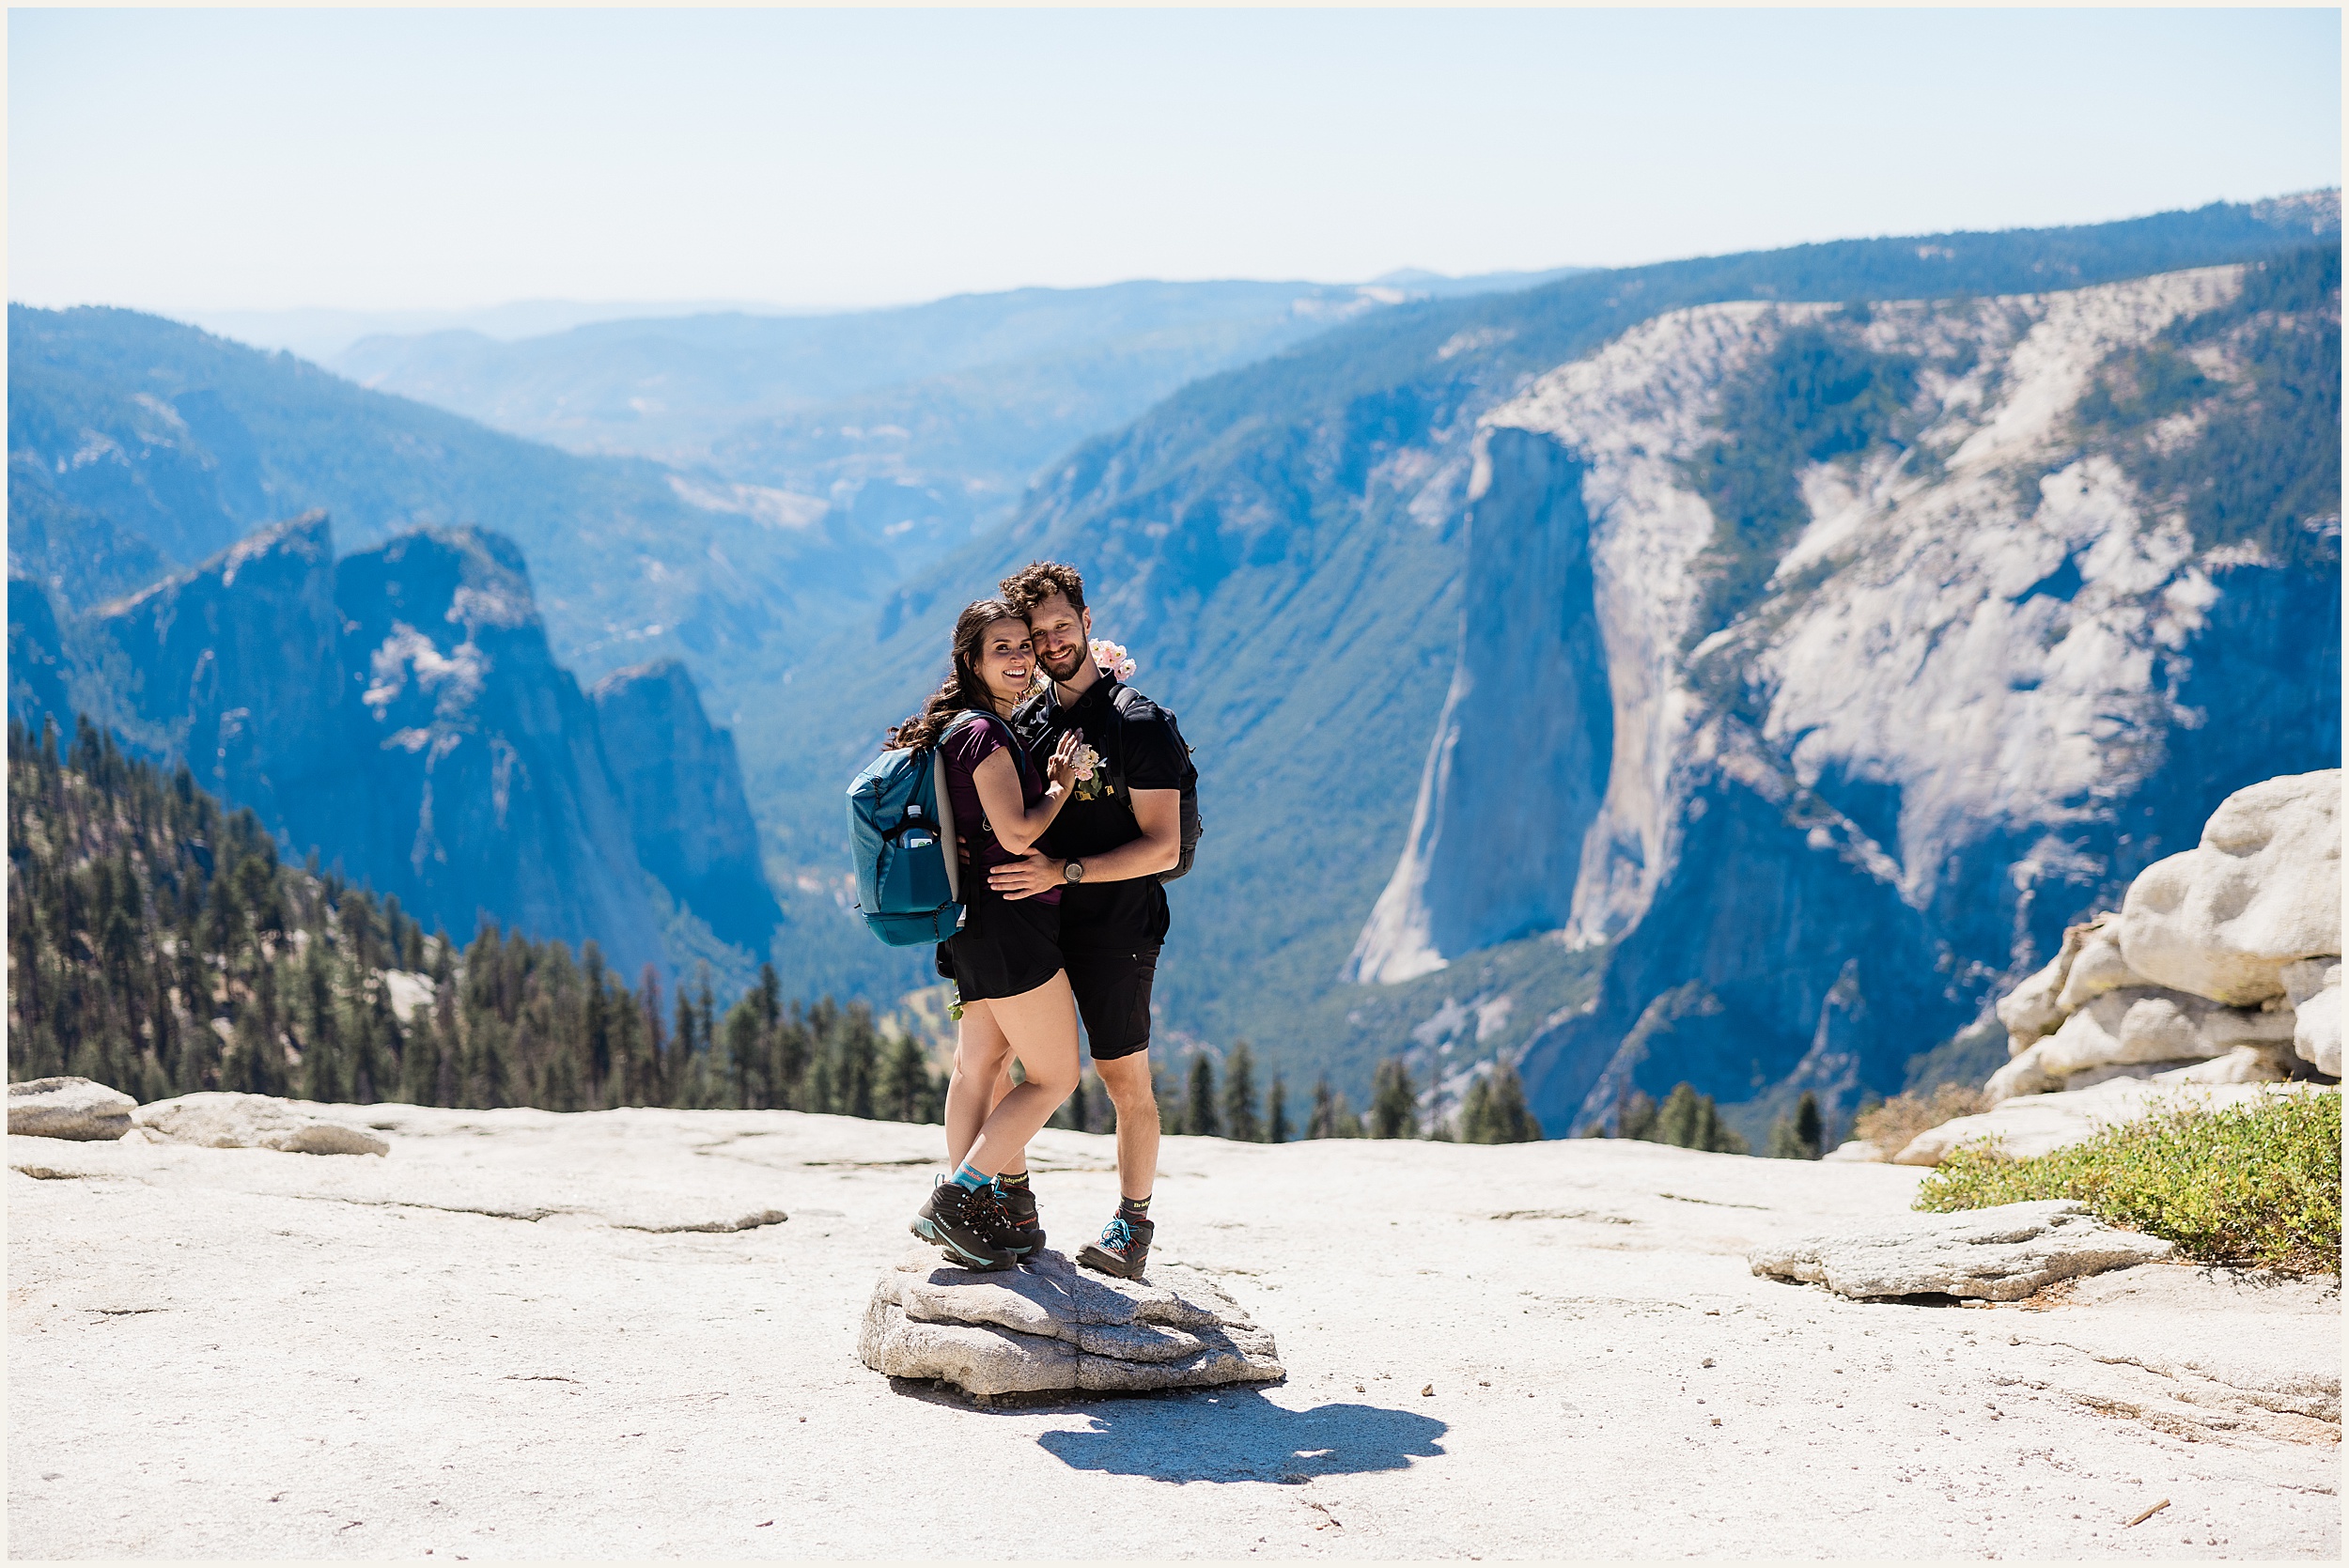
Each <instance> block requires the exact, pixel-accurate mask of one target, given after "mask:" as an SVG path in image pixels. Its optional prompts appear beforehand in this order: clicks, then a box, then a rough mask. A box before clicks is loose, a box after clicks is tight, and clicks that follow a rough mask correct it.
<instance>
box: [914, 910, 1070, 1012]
mask: <svg viewBox="0 0 2349 1568" xmlns="http://www.w3.org/2000/svg"><path fill="white" fill-rule="evenodd" d="M939 957H940V960H941V962H940V964H939V969H940V971H941V973H948V974H952V975H953V976H954V981H955V990H956V992H957V994H958V995H959V996H960V997H961V999H962V1000H963V1001H989V1000H991V999H993V998H997V997H1016V996H1024V995H1026V994H1027V993H1028V992H1030V991H1033V990H1034V989H1035V988H1036V987H1037V986H1041V985H1043V984H1044V983H1045V982H1046V981H1048V980H1050V979H1051V978H1052V976H1054V975H1056V974H1058V973H1059V972H1060V971H1061V969H1062V968H1063V966H1062V963H1061V955H1060V906H1059V905H1058V904H1057V903H1054V904H1039V903H1038V902H1036V901H1035V900H1034V899H1033V898H1019V899H1007V898H1003V897H1002V896H1000V895H998V894H995V893H977V894H976V896H974V897H973V898H972V900H971V902H970V904H969V905H968V906H967V907H966V908H965V911H964V915H963V921H962V929H961V930H959V931H957V932H956V933H955V934H954V935H953V936H952V937H949V938H948V939H946V940H945V941H944V942H942V943H941V944H940V947H939Z"/></svg>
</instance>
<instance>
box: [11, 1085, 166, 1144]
mask: <svg viewBox="0 0 2349 1568" xmlns="http://www.w3.org/2000/svg"><path fill="white" fill-rule="evenodd" d="M138 1103H139V1102H138V1101H136V1100H134V1099H132V1097H131V1096H130V1095H128V1094H124V1093H123V1092H122V1091H121V1090H119V1089H109V1088H107V1087H106V1086H105V1085H104V1084H102V1083H96V1082H92V1081H91V1080H90V1079H86V1078H35V1079H25V1080H24V1081H23V1083H11V1084H9V1085H8V1131H9V1133H10V1134H11V1135H14V1136H20V1137H28V1138H71V1139H78V1140H82V1141H87V1142H103V1141H106V1140H108V1139H114V1138H120V1137H121V1136H122V1135H123V1134H124V1133H126V1132H129V1131H130V1130H131V1112H132V1110H136V1109H137V1108H138Z"/></svg>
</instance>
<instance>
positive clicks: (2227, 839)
mask: <svg viewBox="0 0 2349 1568" xmlns="http://www.w3.org/2000/svg"><path fill="white" fill-rule="evenodd" d="M2340 951H2341V770H2340V769H2339V768H2331V769H2327V770H2326V771H2325V772H2321V773H2298V774H2289V775H2286V776H2284V777H2282V778H2275V779H2269V780H2266V781H2265V782H2263V783H2261V784H2252V785H2251V786H2249V787H2248V788H2247V789H2239V790H2237V791H2235V792H2234V793H2233V794H2232V795H2230V796H2228V797H2227V799H2226V800H2224V801H2223V802H2221V803H2220V805H2219V807H2218V809H2217V811H2216V812H2214V813H2213V814H2212V815H2211V818H2210V821H2209V822H2208V824H2206V825H2205V826H2204V827H2203V829H2202V841H2201V845H2200V846H2197V847H2196V848H2193V849H2189V850H2187V851H2186V853H2185V854H2183V855H2172V856H2170V858H2169V859H2168V860H2165V861H2156V862H2155V863H2154V864H2152V865H2150V866H2148V867H2146V868H2145V870H2144V871H2142V872H2140V873H2139V876H2138V878H2137V880H2136V881H2135V882H2133V883H2131V884H2130V885H2129V892H2128V896H2127V897H2126V898H2125V899H2124V900H2123V903H2122V906H2121V952H2122V955H2123V957H2124V959H2125V960H2126V962H2127V964H2128V967H2129V968H2130V969H2131V970H2135V971H2136V972H2137V973H2138V974H2139V975H2142V976H2144V977H2145V978H2146V979H2147V980H2149V981H2152V982H2153V983H2154V984H2155V985H2159V986H2169V987H2170V988H2171V989H2173V990H2180V991H2190V992H2192V993H2194V994H2195V995H2196V996H2202V997H2208V998H2210V999H2212V1000H2213V1001H2223V1002H2228V1003H2231V1004H2232V1005H2235V1006H2238V1007H2256V1006H2258V1005H2259V1004H2260V1003H2261V1002H2263V1001H2267V1000H2269V999H2270V998H2272V997H2280V996H2282V995H2283V994H2284V986H2283V978H2282V973H2283V970H2284V968H2285V966H2287V965H2289V964H2292V963H2295V962H2296V961H2298V960H2301V959H2306V958H2319V957H2323V956H2325V955H2328V954H2338V953H2340Z"/></svg>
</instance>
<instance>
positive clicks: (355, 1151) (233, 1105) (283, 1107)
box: [131, 1092, 392, 1155]
mask: <svg viewBox="0 0 2349 1568" xmlns="http://www.w3.org/2000/svg"><path fill="white" fill-rule="evenodd" d="M131 1119H132V1122H133V1123H134V1124H135V1125H136V1126H138V1127H139V1128H141V1129H142V1130H143V1131H145V1132H146V1133H147V1135H148V1139H149V1140H150V1141H161V1142H166V1143H194V1144H197V1145H199V1146H201V1147H203V1148H207V1149H275V1150H278V1151H279V1152H280V1153H283V1154H289V1155H382V1154H389V1153H391V1148H392V1146H391V1145H390V1144H389V1143H386V1142H385V1141H383V1140H381V1138H378V1137H376V1136H375V1134H373V1133H371V1132H368V1131H366V1129H364V1128H361V1127H353V1126H345V1125H344V1124H342V1123H340V1122H330V1121H328V1120H326V1119H325V1118H324V1117H322V1116H313V1115H311V1114H310V1113H309V1112H308V1111H306V1110H303V1109H302V1108H301V1107H300V1106H298V1105H295V1104H293V1103H291V1102H289V1101H286V1100H281V1099H278V1098H276V1097H274V1096H273V1095H269V1094H218V1093H210V1092H208V1093H205V1094H182V1095H180V1096H179V1098H178V1099H172V1100H157V1101H156V1102H155V1103H154V1104H152V1105H143V1106H141V1107H139V1108H138V1110H136V1111H134V1112H133V1113H132V1118H131Z"/></svg>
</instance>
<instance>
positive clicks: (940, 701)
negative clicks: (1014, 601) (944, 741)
mask: <svg viewBox="0 0 2349 1568" xmlns="http://www.w3.org/2000/svg"><path fill="white" fill-rule="evenodd" d="M1026 619H1027V617H1026V616H1025V615H1023V614H1021V613H1020V612H1019V611H1017V610H1015V609H1013V608H1012V607H1011V604H1010V603H1009V602H1008V601H1007V600H1004V599H1000V598H983V599H975V600H973V601H972V602H971V603H969V604H966V605H964V606H963V607H962V613H961V614H959V615H957V616H956V617H955V640H954V666H953V668H951V669H949V670H948V671H947V672H946V679H945V681H944V683H943V684H941V686H940V687H939V689H938V690H937V691H934V692H932V693H930V700H929V701H928V702H926V703H924V704H923V705H922V711H921V712H919V713H917V714H915V715H913V716H912V717H911V718H910V719H908V720H906V721H905V722H903V723H899V724H892V725H890V726H889V735H888V737H887V738H886V739H884V740H883V741H882V742H881V749H882V750H883V751H889V752H899V751H916V752H918V751H922V750H924V749H926V748H927V747H931V746H935V745H937V744H938V737H940V736H941V735H943V734H945V733H946V726H947V725H949V724H951V723H953V722H955V721H956V720H957V719H959V718H961V717H962V716H963V715H964V714H966V713H969V712H971V711H972V709H974V708H975V709H977V710H978V711H980V712H982V713H992V712H994V711H995V701H994V699H993V698H992V697H990V696H988V691H987V682H986V681H984V680H982V679H980V678H979V644H981V643H983V642H985V641H986V640H987V629H988V627H991V626H993V625H994V624H995V623H996V622H997V621H1020V622H1022V623H1024V622H1025V621H1026Z"/></svg>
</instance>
